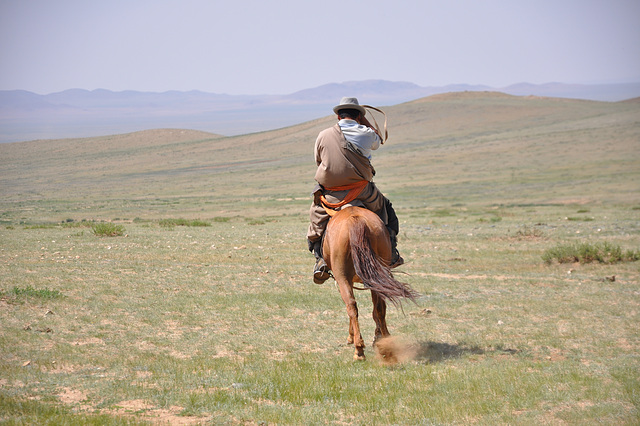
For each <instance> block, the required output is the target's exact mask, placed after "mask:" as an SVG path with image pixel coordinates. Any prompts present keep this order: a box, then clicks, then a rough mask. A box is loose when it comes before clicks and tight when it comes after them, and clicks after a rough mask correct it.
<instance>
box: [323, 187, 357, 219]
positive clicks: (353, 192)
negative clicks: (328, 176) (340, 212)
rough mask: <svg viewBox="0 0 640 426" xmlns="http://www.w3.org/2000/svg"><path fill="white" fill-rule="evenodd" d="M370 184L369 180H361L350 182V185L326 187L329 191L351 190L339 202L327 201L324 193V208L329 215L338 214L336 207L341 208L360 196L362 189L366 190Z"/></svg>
mask: <svg viewBox="0 0 640 426" xmlns="http://www.w3.org/2000/svg"><path fill="white" fill-rule="evenodd" d="M368 184H369V181H368V180H360V181H358V182H355V183H350V184H349V185H343V186H334V187H333V188H325V189H326V190H328V191H349V192H348V193H347V196H346V197H344V199H343V200H342V201H340V202H339V203H330V202H328V201H327V199H326V198H325V197H324V195H321V196H320V200H321V201H322V205H323V206H324V209H325V210H326V211H327V213H328V214H329V216H333V215H334V214H336V212H335V209H339V208H340V207H342V206H344V205H345V204H347V203H350V202H351V201H353V200H355V199H356V198H358V195H360V194H361V193H362V191H363V190H364V188H366V186H367V185H368Z"/></svg>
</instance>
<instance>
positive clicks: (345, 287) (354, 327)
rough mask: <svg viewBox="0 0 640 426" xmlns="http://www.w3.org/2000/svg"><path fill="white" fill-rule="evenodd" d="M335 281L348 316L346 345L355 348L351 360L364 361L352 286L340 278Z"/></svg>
mask: <svg viewBox="0 0 640 426" xmlns="http://www.w3.org/2000/svg"><path fill="white" fill-rule="evenodd" d="M336 281H338V288H339V289H340V296H342V301H343V302H344V304H345V305H346V307H347V315H348V316H349V337H348V339H347V343H349V344H351V343H353V345H354V347H355V353H354V355H353V359H355V360H364V359H365V355H364V340H363V339H362V334H361V333H360V324H359V323H358V305H357V303H356V298H355V297H354V295H353V284H352V283H351V282H349V280H347V279H345V278H340V277H336Z"/></svg>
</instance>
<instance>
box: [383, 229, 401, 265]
mask: <svg viewBox="0 0 640 426" xmlns="http://www.w3.org/2000/svg"><path fill="white" fill-rule="evenodd" d="M387 230H388V231H389V238H390V239H391V266H390V268H391V269H393V268H397V267H398V266H401V265H403V264H404V259H403V258H402V256H400V252H399V251H398V236H397V235H396V232H395V231H394V230H393V229H389V228H387Z"/></svg>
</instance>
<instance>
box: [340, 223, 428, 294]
mask: <svg viewBox="0 0 640 426" xmlns="http://www.w3.org/2000/svg"><path fill="white" fill-rule="evenodd" d="M349 220H350V221H351V226H349V240H350V242H351V244H350V246H351V257H352V259H353V266H354V269H355V272H356V274H357V275H358V276H359V277H360V280H362V283H363V285H364V286H365V287H366V288H368V289H370V290H371V291H373V292H376V293H377V294H379V295H380V296H381V297H382V298H383V299H384V300H387V301H389V302H391V303H393V304H394V305H395V306H398V305H400V302H401V299H403V298H404V299H409V300H411V301H412V302H415V300H416V299H417V298H418V297H419V296H420V294H419V293H418V292H416V291H415V290H413V289H412V288H411V287H409V286H408V285H407V284H405V283H402V282H400V281H398V280H396V279H395V278H394V277H393V274H392V273H391V270H390V269H389V265H388V262H387V261H385V260H384V259H382V258H381V257H380V256H379V255H378V254H377V253H376V252H375V251H374V250H373V248H372V247H371V240H370V231H369V227H368V226H367V223H366V220H365V219H364V218H362V217H360V216H351V217H350V218H349Z"/></svg>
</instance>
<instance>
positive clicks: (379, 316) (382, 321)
mask: <svg viewBox="0 0 640 426" xmlns="http://www.w3.org/2000/svg"><path fill="white" fill-rule="evenodd" d="M371 301H372V302H373V321H374V322H375V323H376V331H375V334H374V338H373V344H374V345H375V344H376V342H377V341H378V339H381V338H383V337H386V336H389V330H388V329H387V320H386V316H387V304H386V302H385V301H384V299H383V298H382V297H380V295H379V294H378V293H376V292H375V291H372V292H371Z"/></svg>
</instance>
